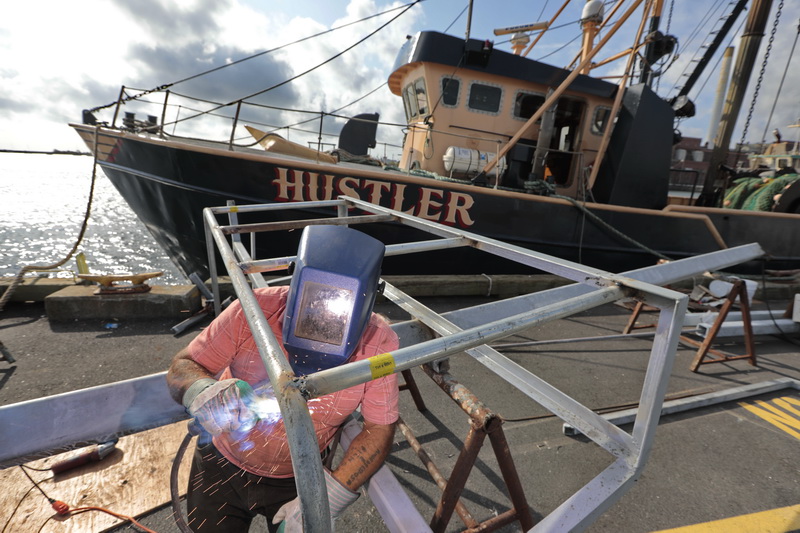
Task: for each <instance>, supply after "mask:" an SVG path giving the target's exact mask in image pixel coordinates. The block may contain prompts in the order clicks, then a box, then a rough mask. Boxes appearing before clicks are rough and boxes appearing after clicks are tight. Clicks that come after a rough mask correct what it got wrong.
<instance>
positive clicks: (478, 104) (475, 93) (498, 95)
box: [467, 83, 503, 114]
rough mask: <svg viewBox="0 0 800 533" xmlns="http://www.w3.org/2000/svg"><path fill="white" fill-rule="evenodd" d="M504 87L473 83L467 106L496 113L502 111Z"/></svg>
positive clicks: (473, 109)
mask: <svg viewBox="0 0 800 533" xmlns="http://www.w3.org/2000/svg"><path fill="white" fill-rule="evenodd" d="M502 97H503V89H501V88H500V87H496V86H494V85H486V84H483V83H473V84H472V85H470V87H469V101H468V103H467V107H468V108H469V109H471V110H472V111H482V112H485V113H491V114H496V113H499V112H500V101H501V99H502Z"/></svg>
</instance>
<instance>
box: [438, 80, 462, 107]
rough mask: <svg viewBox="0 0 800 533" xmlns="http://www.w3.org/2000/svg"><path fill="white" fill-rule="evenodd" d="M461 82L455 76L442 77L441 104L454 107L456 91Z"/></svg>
mask: <svg viewBox="0 0 800 533" xmlns="http://www.w3.org/2000/svg"><path fill="white" fill-rule="evenodd" d="M459 89H461V82H460V81H459V80H458V79H456V78H450V77H445V78H442V105H444V106H447V107H456V106H457V105H458V91H459Z"/></svg>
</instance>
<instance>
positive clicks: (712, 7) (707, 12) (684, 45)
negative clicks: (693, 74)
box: [668, 2, 719, 94]
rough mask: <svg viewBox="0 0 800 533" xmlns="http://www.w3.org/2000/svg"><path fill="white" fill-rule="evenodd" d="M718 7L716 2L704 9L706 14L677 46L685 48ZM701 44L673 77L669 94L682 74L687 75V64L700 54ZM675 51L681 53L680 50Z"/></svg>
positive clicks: (676, 85) (695, 60)
mask: <svg viewBox="0 0 800 533" xmlns="http://www.w3.org/2000/svg"><path fill="white" fill-rule="evenodd" d="M718 9H719V5H718V3H716V2H715V3H714V4H712V5H711V7H709V8H708V10H707V11H706V14H705V15H703V17H702V18H701V19H700V21H699V22H698V24H697V26H696V27H695V29H694V30H692V32H691V33H690V34H689V36H688V37H687V38H686V39H685V40H682V41H683V45H682V46H680V47H679V48H680V49H681V50H683V49H687V48H689V47H690V46H691V45H692V42H693V41H694V39H695V38H696V37H697V35H698V34H699V33H700V30H701V29H702V28H704V27H706V25H707V22H706V21H707V20H708V19H709V18H710V17H711V16H712V14H713V13H712V11H713V12H715V11H716V10H718ZM713 32H714V30H713V29H712V31H710V32H709V35H711V33H713ZM703 46H704V44H702V43H701V45H700V47H698V49H697V50H696V51H695V52H694V55H693V56H692V58H691V59H690V60H689V61H687V62H686V64H685V65H684V67H683V70H682V71H681V72H680V74H678V76H677V77H676V78H675V82H674V83H673V84H672V87H670V89H669V91H668V93H669V94H671V93H672V91H674V90H675V89H676V88H677V87H678V83H680V82H681V79H682V78H683V77H684V76H687V74H686V71H687V70H688V69H689V66H690V65H691V63H693V62H697V59H696V58H697V56H698V55H699V54H700V49H701V48H703ZM677 53H678V54H681V52H680V50H679V51H678V52H677ZM681 55H682V54H681Z"/></svg>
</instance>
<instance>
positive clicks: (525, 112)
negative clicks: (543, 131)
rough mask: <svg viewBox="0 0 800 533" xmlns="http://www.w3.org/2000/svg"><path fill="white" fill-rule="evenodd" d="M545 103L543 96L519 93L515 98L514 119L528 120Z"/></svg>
mask: <svg viewBox="0 0 800 533" xmlns="http://www.w3.org/2000/svg"><path fill="white" fill-rule="evenodd" d="M543 103H544V95H543V94H533V93H525V92H522V91H520V92H518V93H517V96H516V98H514V118H518V119H522V120H528V119H529V118H531V117H532V116H533V114H534V113H536V112H537V111H538V110H539V108H540V107H542V104H543Z"/></svg>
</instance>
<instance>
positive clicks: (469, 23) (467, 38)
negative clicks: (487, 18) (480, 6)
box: [466, 0, 472, 41]
mask: <svg viewBox="0 0 800 533" xmlns="http://www.w3.org/2000/svg"><path fill="white" fill-rule="evenodd" d="M468 7H469V9H468V11H467V36H466V40H467V41H469V33H470V30H471V28H472V0H469V6H468Z"/></svg>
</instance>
